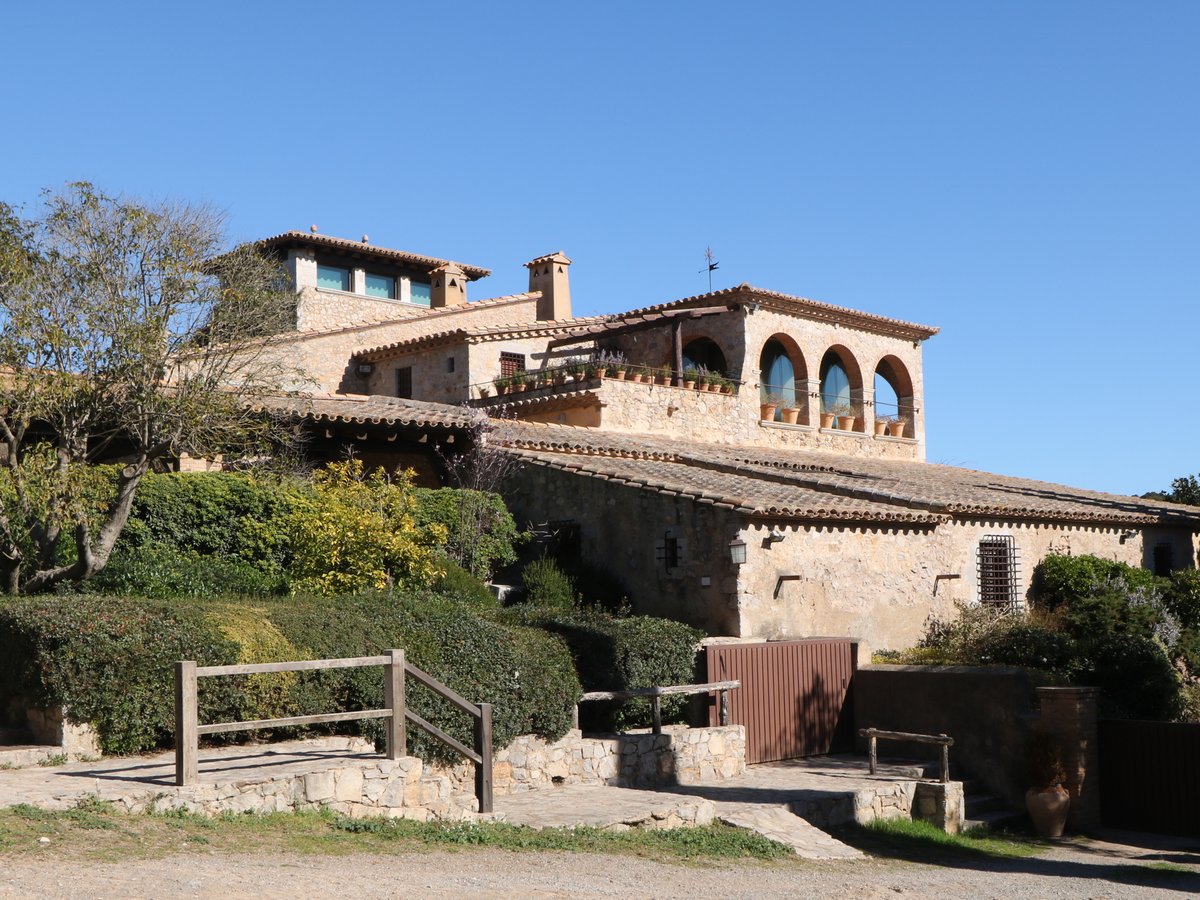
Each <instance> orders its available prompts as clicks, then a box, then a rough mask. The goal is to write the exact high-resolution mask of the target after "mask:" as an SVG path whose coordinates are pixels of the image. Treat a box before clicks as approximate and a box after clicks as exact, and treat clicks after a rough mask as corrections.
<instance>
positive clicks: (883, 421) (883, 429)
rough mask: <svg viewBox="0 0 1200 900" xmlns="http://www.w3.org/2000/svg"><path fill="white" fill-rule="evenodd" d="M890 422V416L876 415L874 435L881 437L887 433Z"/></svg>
mask: <svg viewBox="0 0 1200 900" xmlns="http://www.w3.org/2000/svg"><path fill="white" fill-rule="evenodd" d="M891 424H892V417H891V416H876V417H875V436H876V437H883V436H884V435H885V434H887V433H888V426H889V425H891Z"/></svg>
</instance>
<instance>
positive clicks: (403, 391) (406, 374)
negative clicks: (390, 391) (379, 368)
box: [396, 366, 413, 400]
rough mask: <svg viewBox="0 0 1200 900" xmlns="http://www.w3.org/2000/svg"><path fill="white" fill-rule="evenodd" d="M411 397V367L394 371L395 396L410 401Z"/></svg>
mask: <svg viewBox="0 0 1200 900" xmlns="http://www.w3.org/2000/svg"><path fill="white" fill-rule="evenodd" d="M412 395H413V393H412V366H404V367H403V368H400V369H397V370H396V396H397V397H399V398H401V399H402V400H411V399H412Z"/></svg>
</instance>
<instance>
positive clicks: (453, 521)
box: [414, 488, 521, 578]
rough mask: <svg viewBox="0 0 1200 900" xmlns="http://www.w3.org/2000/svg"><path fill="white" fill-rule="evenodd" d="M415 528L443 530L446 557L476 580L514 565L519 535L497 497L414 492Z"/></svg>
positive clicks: (461, 492) (427, 490)
mask: <svg viewBox="0 0 1200 900" xmlns="http://www.w3.org/2000/svg"><path fill="white" fill-rule="evenodd" d="M415 495H416V500H417V506H416V509H415V510H414V517H415V518H416V521H417V525H418V526H420V527H426V526H429V525H435V524H436V525H441V526H442V527H443V528H445V529H446V535H447V538H446V553H447V554H448V555H449V556H450V557H451V558H452V559H453V560H455V562H457V563H458V564H459V565H461V566H462V567H463V568H464V569H466V570H467V571H468V572H470V573H471V574H473V575H475V576H476V577H477V578H488V577H490V576H491V574H492V573H493V572H494V571H495V570H496V569H497V568H499V567H501V566H506V565H508V564H510V563H514V562H516V561H517V550H516V545H517V544H518V543H519V542H520V539H521V533H520V532H519V531H518V530H517V525H516V523H515V522H514V521H513V517H512V515H511V514H510V513H509V511H508V507H506V506H505V505H504V500H503V499H501V497H500V496H499V495H498V494H492V493H487V492H484V491H471V490H457V489H454V488H439V489H436V490H434V489H430V488H417V489H416V490H415Z"/></svg>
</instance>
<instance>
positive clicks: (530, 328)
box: [354, 291, 600, 359]
mask: <svg viewBox="0 0 1200 900" xmlns="http://www.w3.org/2000/svg"><path fill="white" fill-rule="evenodd" d="M541 295H542V293H541V291H532V292H530V293H528V294H522V295H517V294H514V295H512V296H513V297H517V296H520V297H528V298H531V299H532V298H536V297H540V296H541ZM480 302H483V301H480ZM599 318H600V317H599V316H590V317H587V318H580V319H544V320H541V321H537V322H527V323H524V324H517V323H510V324H507V325H488V326H481V327H478V328H454V329H451V330H449V331H435V332H433V333H432V334H425V335H418V336H417V337H411V338H405V339H404V340H402V341H393V342H392V343H390V344H382V345H380V346H378V347H369V348H367V349H366V350H358V351H356V352H355V353H354V358H355V359H358V358H364V359H365V358H367V357H370V356H375V355H377V354H380V353H391V352H393V351H396V350H408V349H411V348H416V347H423V346H426V345H427V344H436V343H440V342H443V341H446V340H450V339H454V338H465V339H467V340H468V341H470V340H472V339H475V338H478V339H480V340H502V339H504V338H506V337H525V336H528V335H541V334H555V333H558V332H563V331H570V330H571V329H572V328H574V327H575V326H576V324H577V323H579V322H589V323H590V322H591V321H593V320H595V319H599Z"/></svg>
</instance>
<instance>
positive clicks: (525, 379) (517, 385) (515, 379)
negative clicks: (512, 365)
mask: <svg viewBox="0 0 1200 900" xmlns="http://www.w3.org/2000/svg"><path fill="white" fill-rule="evenodd" d="M512 387H513V392H514V393H517V394H519V393H521V392H522V391H527V390H529V373H528V372H526V371H525V370H524V369H517V371H515V372H513V373H512Z"/></svg>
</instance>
